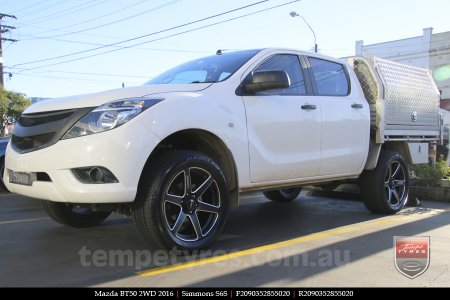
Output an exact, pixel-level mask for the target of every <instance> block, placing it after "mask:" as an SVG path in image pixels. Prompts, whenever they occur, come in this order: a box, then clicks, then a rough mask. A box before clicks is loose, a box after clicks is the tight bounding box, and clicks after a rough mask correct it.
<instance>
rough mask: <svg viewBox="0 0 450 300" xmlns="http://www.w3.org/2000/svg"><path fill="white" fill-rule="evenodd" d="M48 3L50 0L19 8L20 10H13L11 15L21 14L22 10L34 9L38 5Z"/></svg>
mask: <svg viewBox="0 0 450 300" xmlns="http://www.w3.org/2000/svg"><path fill="white" fill-rule="evenodd" d="M48 1H50V0H42V1H40V2H38V3H35V4H31V5H27V6H26V7H24V8H21V9H18V10H14V11H12V13H13V14H17V13H18V12H21V11H24V10H29V9H30V8H35V7H36V6H40V5H42V4H45V3H47V2H48Z"/></svg>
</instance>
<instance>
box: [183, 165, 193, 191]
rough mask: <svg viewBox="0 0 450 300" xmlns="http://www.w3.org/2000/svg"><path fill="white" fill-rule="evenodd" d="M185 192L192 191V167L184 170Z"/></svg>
mask: <svg viewBox="0 0 450 300" xmlns="http://www.w3.org/2000/svg"><path fill="white" fill-rule="evenodd" d="M183 173H184V194H185V195H186V194H189V193H192V181H191V169H186V170H184V172H183Z"/></svg>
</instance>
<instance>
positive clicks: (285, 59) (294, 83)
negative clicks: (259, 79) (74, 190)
mask: <svg viewBox="0 0 450 300" xmlns="http://www.w3.org/2000/svg"><path fill="white" fill-rule="evenodd" d="M275 70H281V71H285V72H286V73H287V74H288V75H289V79H290V81H291V86H290V87H289V88H287V89H277V90H269V91H264V92H260V93H258V95H305V94H306V89H305V79H304V78H303V74H302V69H301V66H300V61H299V58H298V56H297V55H289V54H279V55H274V56H272V57H269V58H268V59H267V60H265V61H264V62H263V63H262V64H260V65H259V66H258V67H257V68H256V69H255V70H254V72H258V71H275Z"/></svg>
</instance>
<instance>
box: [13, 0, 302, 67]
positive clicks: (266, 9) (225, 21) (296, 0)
mask: <svg viewBox="0 0 450 300" xmlns="http://www.w3.org/2000/svg"><path fill="white" fill-rule="evenodd" d="M298 1H300V0H294V1H290V2H287V3H283V4H279V5H276V6H272V7H269V8H265V9H261V10H258V11H255V12H252V13H248V14H245V15H241V16H238V17H234V18H230V19H227V20H224V21H220V22H216V23H212V24H209V25H204V26H200V27H197V28H193V29H189V30H186V31H182V32H179V33H174V34H171V35H168V36H164V37H160V38H156V39H153V40H150V41H145V42H141V43H137V44H133V45H130V46H125V47H121V48H118V49H113V50H109V51H105V52H101V53H97V54H92V55H87V56H82V57H79V58H74V59H70V60H65V61H62V62H57V63H53V64H49V65H44V66H39V67H34V68H28V69H26V70H35V69H41V68H45V67H50V66H56V65H61V64H65V63H69V62H73V61H77V60H81V59H86V58H91V57H95V56H99V55H103V54H107V53H111V52H116V51H120V50H123V49H129V48H132V47H134V46H140V45H144V44H148V43H152V42H156V41H160V40H164V39H167V38H171V37H174V36H178V35H182V34H185V33H189V32H193V31H197V30H200V29H204V28H208V27H212V26H215V25H219V24H223V23H227V22H230V21H234V20H237V19H242V18H245V17H248V16H251V15H255V14H258V13H262V12H265V11H268V10H272V9H275V8H279V7H282V6H286V5H289V4H292V3H295V2H298ZM14 66H17V65H14ZM14 66H13V67H14Z"/></svg>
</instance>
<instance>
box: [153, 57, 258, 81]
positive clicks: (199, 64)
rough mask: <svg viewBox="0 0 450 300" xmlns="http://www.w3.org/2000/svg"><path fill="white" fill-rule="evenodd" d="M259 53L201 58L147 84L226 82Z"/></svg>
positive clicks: (165, 73)
mask: <svg viewBox="0 0 450 300" xmlns="http://www.w3.org/2000/svg"><path fill="white" fill-rule="evenodd" d="M259 51H260V50H246V51H233V52H224V53H220V54H216V55H213V56H208V57H203V58H199V59H196V60H193V61H190V62H187V63H184V64H182V65H179V66H177V67H175V68H172V69H170V70H168V71H166V72H164V73H162V74H161V75H159V76H157V77H155V78H153V79H152V80H150V81H148V82H147V83H145V84H146V85H152V84H186V83H212V82H220V81H224V80H226V79H228V78H229V77H230V76H231V75H233V73H234V72H236V71H237V70H238V69H239V68H240V67H241V66H242V65H244V64H245V63H246V62H247V61H248V60H249V59H250V58H252V57H253V56H254V55H255V54H256V53H258V52H259Z"/></svg>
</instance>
